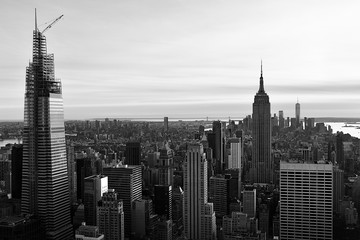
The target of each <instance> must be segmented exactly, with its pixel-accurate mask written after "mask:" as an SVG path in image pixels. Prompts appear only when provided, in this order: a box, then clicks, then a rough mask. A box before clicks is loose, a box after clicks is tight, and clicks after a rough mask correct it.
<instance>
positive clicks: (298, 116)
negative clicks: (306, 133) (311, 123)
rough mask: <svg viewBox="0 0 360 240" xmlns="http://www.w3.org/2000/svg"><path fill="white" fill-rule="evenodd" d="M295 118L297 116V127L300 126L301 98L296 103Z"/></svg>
mask: <svg viewBox="0 0 360 240" xmlns="http://www.w3.org/2000/svg"><path fill="white" fill-rule="evenodd" d="M295 118H296V127H300V103H299V100H298V101H297V103H296V104H295Z"/></svg>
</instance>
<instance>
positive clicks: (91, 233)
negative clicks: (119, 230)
mask: <svg viewBox="0 0 360 240" xmlns="http://www.w3.org/2000/svg"><path fill="white" fill-rule="evenodd" d="M75 239H76V240H103V239H105V238H104V234H100V232H99V227H98V226H86V224H85V223H83V224H82V225H81V226H80V227H79V228H78V229H76V231H75Z"/></svg>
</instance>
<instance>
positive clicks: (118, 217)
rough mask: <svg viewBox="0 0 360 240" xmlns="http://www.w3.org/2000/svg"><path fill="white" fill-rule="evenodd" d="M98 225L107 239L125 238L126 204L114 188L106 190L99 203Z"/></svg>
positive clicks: (120, 239)
mask: <svg viewBox="0 0 360 240" xmlns="http://www.w3.org/2000/svg"><path fill="white" fill-rule="evenodd" d="M97 225H98V227H99V231H100V233H102V234H104V236H105V240H124V236H125V235H124V234H125V232H124V229H125V228H124V227H125V224H124V205H123V202H122V201H121V199H120V198H119V195H118V194H117V192H115V190H114V189H109V190H108V191H107V192H105V193H104V194H103V196H102V198H101V201H99V203H98V208H97Z"/></svg>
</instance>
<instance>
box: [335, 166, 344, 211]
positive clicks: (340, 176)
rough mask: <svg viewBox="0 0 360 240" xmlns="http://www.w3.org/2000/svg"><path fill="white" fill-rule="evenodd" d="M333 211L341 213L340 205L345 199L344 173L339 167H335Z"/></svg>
mask: <svg viewBox="0 0 360 240" xmlns="http://www.w3.org/2000/svg"><path fill="white" fill-rule="evenodd" d="M333 171H334V172H333V179H334V180H333V205H334V209H333V211H334V212H336V213H340V204H341V201H342V200H343V199H344V192H345V188H344V171H343V170H341V169H340V168H339V166H334V168H333Z"/></svg>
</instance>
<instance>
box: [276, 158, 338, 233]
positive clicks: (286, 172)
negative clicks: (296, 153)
mask: <svg viewBox="0 0 360 240" xmlns="http://www.w3.org/2000/svg"><path fill="white" fill-rule="evenodd" d="M332 185H333V166H332V164H321V163H317V164H313V163H288V162H281V163H280V239H282V240H283V239H284V240H286V239H304V240H306V239H332V235H333V234H332V232H333V230H332V214H333V212H332V210H333V191H332Z"/></svg>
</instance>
